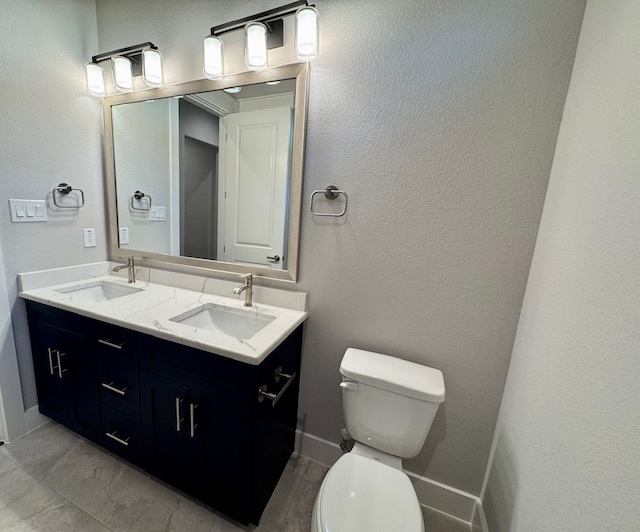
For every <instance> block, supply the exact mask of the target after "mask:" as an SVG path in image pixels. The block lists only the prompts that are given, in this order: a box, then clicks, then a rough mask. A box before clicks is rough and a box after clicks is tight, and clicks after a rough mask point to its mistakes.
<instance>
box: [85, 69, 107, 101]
mask: <svg viewBox="0 0 640 532" xmlns="http://www.w3.org/2000/svg"><path fill="white" fill-rule="evenodd" d="M85 73H86V76H87V90H88V91H89V94H93V95H94V96H100V97H101V96H104V95H105V92H106V91H105V87H104V70H102V67H101V66H100V65H98V64H97V63H87V64H86V65H85Z"/></svg>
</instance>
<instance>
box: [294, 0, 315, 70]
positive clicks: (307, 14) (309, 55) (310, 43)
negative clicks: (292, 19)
mask: <svg viewBox="0 0 640 532" xmlns="http://www.w3.org/2000/svg"><path fill="white" fill-rule="evenodd" d="M296 57H297V58H298V59H301V60H302V61H311V60H312V59H315V58H316V57H318V12H317V11H316V10H315V9H314V8H313V7H301V8H300V9H298V11H296Z"/></svg>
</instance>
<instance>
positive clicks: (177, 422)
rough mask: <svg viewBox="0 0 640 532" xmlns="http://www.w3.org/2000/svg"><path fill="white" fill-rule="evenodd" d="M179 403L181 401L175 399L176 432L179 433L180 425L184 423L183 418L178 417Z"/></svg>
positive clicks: (177, 398)
mask: <svg viewBox="0 0 640 532" xmlns="http://www.w3.org/2000/svg"><path fill="white" fill-rule="evenodd" d="M180 403H182V399H180V398H179V397H176V432H180V424H181V423H182V422H183V421H184V418H183V417H180Z"/></svg>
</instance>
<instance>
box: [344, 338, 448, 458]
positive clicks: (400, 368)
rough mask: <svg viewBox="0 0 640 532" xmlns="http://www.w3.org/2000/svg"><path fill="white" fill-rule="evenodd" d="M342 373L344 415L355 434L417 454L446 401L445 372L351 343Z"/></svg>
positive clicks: (390, 449)
mask: <svg viewBox="0 0 640 532" xmlns="http://www.w3.org/2000/svg"><path fill="white" fill-rule="evenodd" d="M340 373H341V374H342V383H341V384H340V386H341V387H342V405H343V410H344V419H345V423H346V426H347V431H348V432H349V434H350V435H351V437H352V438H353V439H355V440H356V441H358V442H360V443H363V444H365V445H368V446H370V447H373V448H375V449H378V450H380V451H382V452H385V453H388V454H392V455H394V456H399V457H401V458H412V457H414V456H416V455H417V454H418V453H419V452H420V449H422V446H423V445H424V441H425V439H426V438H427V434H428V432H429V429H430V428H431V423H432V422H433V418H434V417H435V415H436V412H437V411H438V406H439V405H440V403H442V402H443V401H444V379H443V377H442V372H441V371H440V370H437V369H434V368H429V367H427V366H422V365H420V364H415V363H413V362H409V361H407V360H402V359H399V358H395V357H391V356H389V355H382V354H380V353H373V352H371V351H363V350H361V349H353V348H349V349H347V351H346V353H345V354H344V357H343V358H342V363H341V364H340Z"/></svg>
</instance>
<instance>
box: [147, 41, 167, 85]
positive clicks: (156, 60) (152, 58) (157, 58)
mask: <svg viewBox="0 0 640 532" xmlns="http://www.w3.org/2000/svg"><path fill="white" fill-rule="evenodd" d="M142 79H143V80H144V82H145V83H146V84H147V85H148V86H149V87H162V84H163V83H164V75H163V72H162V55H160V52H158V50H145V51H144V52H142Z"/></svg>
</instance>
